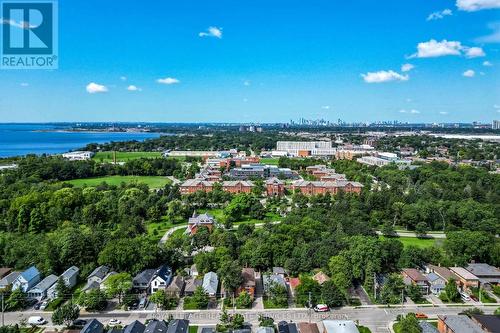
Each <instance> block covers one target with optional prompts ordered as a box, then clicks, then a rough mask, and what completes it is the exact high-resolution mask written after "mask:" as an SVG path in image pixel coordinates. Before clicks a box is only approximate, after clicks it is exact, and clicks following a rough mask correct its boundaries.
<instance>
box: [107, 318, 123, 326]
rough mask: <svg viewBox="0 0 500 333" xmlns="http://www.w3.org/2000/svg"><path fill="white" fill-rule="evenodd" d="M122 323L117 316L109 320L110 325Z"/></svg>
mask: <svg viewBox="0 0 500 333" xmlns="http://www.w3.org/2000/svg"><path fill="white" fill-rule="evenodd" d="M120 324H121V321H119V320H118V319H116V318H113V319H111V320H110V321H109V324H108V325H109V326H116V325H120Z"/></svg>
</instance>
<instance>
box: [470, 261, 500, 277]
mask: <svg viewBox="0 0 500 333" xmlns="http://www.w3.org/2000/svg"><path fill="white" fill-rule="evenodd" d="M466 269H467V270H468V271H469V272H471V273H472V274H474V275H475V276H481V277H483V276H484V277H499V276H500V269H498V268H496V267H495V266H491V265H488V264H482V263H477V264H475V263H474V264H472V263H471V264H469V265H467V267H466Z"/></svg>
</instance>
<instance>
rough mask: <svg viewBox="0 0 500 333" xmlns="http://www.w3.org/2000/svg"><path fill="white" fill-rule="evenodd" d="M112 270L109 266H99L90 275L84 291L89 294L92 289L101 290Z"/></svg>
mask: <svg viewBox="0 0 500 333" xmlns="http://www.w3.org/2000/svg"><path fill="white" fill-rule="evenodd" d="M109 271H110V268H109V267H108V266H99V267H97V268H96V269H94V270H93V271H92V273H90V275H89V276H88V277H87V284H85V286H84V287H83V289H82V290H83V291H85V292H87V291H90V290H92V289H99V288H100V286H101V283H102V281H103V280H104V278H105V277H106V276H107V275H108V273H109Z"/></svg>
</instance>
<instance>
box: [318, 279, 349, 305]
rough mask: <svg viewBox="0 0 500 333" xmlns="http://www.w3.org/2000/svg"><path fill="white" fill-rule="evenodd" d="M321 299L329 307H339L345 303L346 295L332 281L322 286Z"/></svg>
mask: <svg viewBox="0 0 500 333" xmlns="http://www.w3.org/2000/svg"><path fill="white" fill-rule="evenodd" d="M321 299H322V302H324V303H325V304H326V305H328V306H329V307H339V306H342V304H343V303H344V300H345V297H344V294H342V292H341V291H340V290H339V288H337V287H336V286H335V284H334V283H333V281H332V280H329V281H326V282H325V283H323V285H322V286H321Z"/></svg>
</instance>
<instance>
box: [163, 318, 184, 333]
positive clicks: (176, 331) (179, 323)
mask: <svg viewBox="0 0 500 333" xmlns="http://www.w3.org/2000/svg"><path fill="white" fill-rule="evenodd" d="M188 331H189V320H186V319H175V320H172V321H170V323H168V330H167V333H188Z"/></svg>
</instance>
